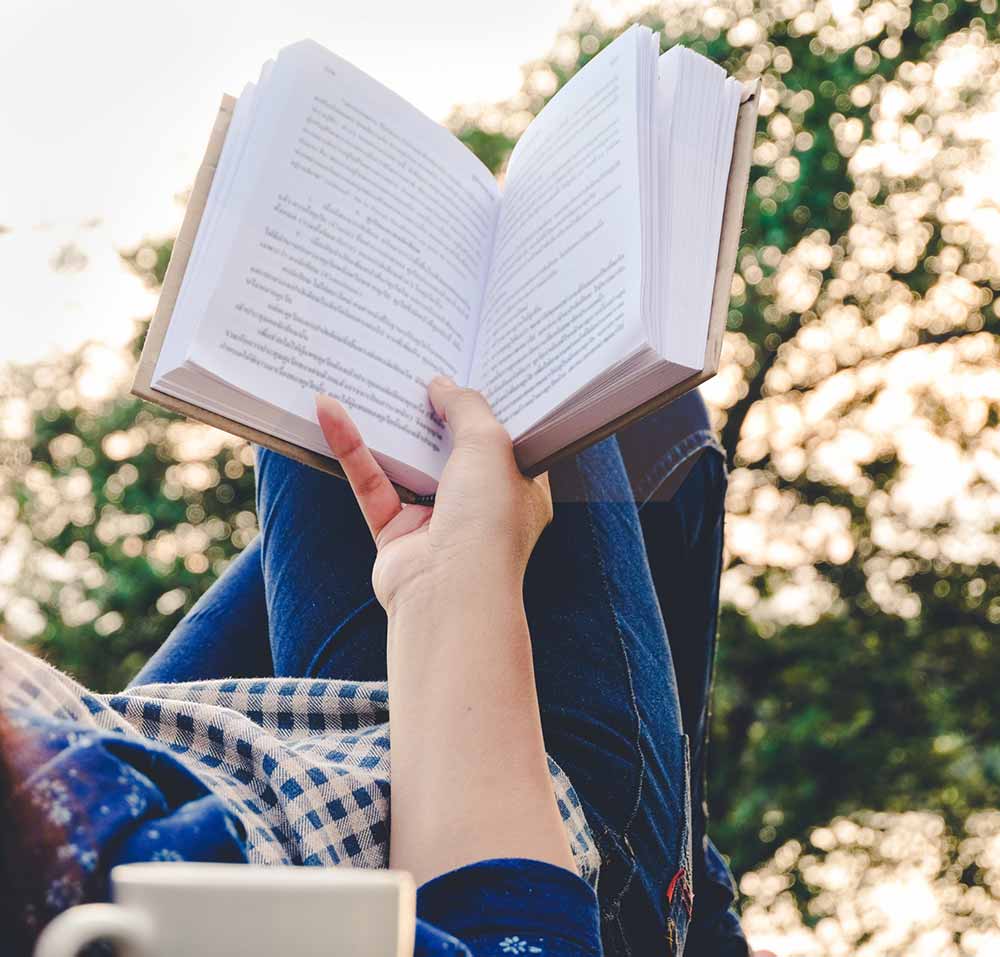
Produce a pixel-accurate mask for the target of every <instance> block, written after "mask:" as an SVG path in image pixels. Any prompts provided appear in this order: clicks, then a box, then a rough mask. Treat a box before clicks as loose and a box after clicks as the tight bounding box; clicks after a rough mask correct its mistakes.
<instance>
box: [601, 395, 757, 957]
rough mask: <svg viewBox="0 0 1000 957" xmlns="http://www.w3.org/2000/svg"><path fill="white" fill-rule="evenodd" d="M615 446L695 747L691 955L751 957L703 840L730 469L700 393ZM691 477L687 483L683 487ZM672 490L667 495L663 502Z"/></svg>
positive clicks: (719, 860)
mask: <svg viewBox="0 0 1000 957" xmlns="http://www.w3.org/2000/svg"><path fill="white" fill-rule="evenodd" d="M619 441H620V447H621V450H622V458H623V460H624V462H625V468H626V471H627V472H628V475H629V481H630V484H631V486H632V489H633V492H634V494H635V495H636V500H637V501H638V502H640V503H641V504H640V507H639V521H640V523H641V526H642V532H643V539H644V541H645V544H646V554H647V557H648V560H649V566H650V571H651V573H652V577H653V585H654V588H655V590H656V594H657V598H658V599H659V603H660V608H661V610H662V612H663V618H664V621H665V623H666V627H667V636H668V641H669V644H670V653H671V658H672V659H673V663H674V672H675V675H676V678H677V690H678V695H679V698H680V706H681V718H682V724H683V728H684V732H685V733H686V734H687V736H688V738H689V740H690V745H691V801H692V809H693V813H692V846H693V849H694V855H693V867H694V900H695V904H694V916H693V919H692V921H691V925H690V927H689V929H688V938H687V946H688V949H689V952H691V953H694V954H713V955H718V957H730V955H733V957H737V955H745V954H746V953H747V944H746V940H745V938H744V936H743V932H742V930H741V928H740V924H739V918H738V917H737V915H736V912H735V910H734V909H733V907H734V902H735V900H736V885H735V881H734V880H733V876H732V874H731V872H730V871H729V868H728V866H727V864H726V862H725V860H724V858H723V857H722V855H721V854H720V853H719V852H718V850H717V849H716V848H715V846H714V845H713V844H712V842H711V839H710V838H709V837H708V835H707V833H706V830H707V824H708V806H707V800H706V798H707V795H706V770H707V750H708V731H709V714H710V703H711V685H712V677H713V670H714V665H715V651H716V632H717V625H718V611H719V579H720V576H721V571H722V549H723V524H724V517H725V495H726V485H727V479H726V469H725V460H724V457H723V453H722V450H721V449H720V448H719V447H718V445H717V444H716V442H715V439H714V437H713V436H712V433H711V430H710V427H709V419H708V413H707V410H706V409H705V406H704V403H703V402H702V400H701V397H700V396H699V395H698V393H697V392H693V393H689V394H688V395H686V396H684V397H683V398H681V399H679V400H678V401H677V402H675V403H672V404H671V405H670V406H667V407H666V408H665V409H663V410H661V411H660V412H658V413H655V414H654V415H652V416H648V417H647V418H645V419H642V420H640V421H639V422H637V423H636V424H634V425H632V426H630V427H629V428H628V429H626V430H625V432H624V433H622V434H621V435H620V436H619ZM699 454H700V455H699ZM696 458H697V461H695V459H696ZM692 462H694V465H693V466H692V465H691V463H692ZM686 467H687V468H688V471H687V473H686V475H684V477H683V478H680V479H679V478H678V476H679V475H680V473H682V472H684V470H685V468H686ZM668 485H669V486H671V488H670V494H669V496H665V495H664V494H663V492H664V490H666V488H667V486H668Z"/></svg>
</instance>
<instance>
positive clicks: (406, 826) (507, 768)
mask: <svg viewBox="0 0 1000 957" xmlns="http://www.w3.org/2000/svg"><path fill="white" fill-rule="evenodd" d="M468 572H469V574H468V575H464V576H462V577H463V579H464V580H461V581H460V580H456V579H455V578H452V579H451V580H450V581H448V582H446V583H444V582H442V583H441V585H440V586H435V585H433V584H432V585H429V586H427V587H425V588H423V589H422V590H421V591H420V593H419V594H418V595H416V596H414V597H411V598H409V599H408V600H406V601H401V602H399V603H398V606H397V607H395V608H394V609H393V610H390V613H389V639H388V653H389V701H390V731H391V736H392V815H391V829H392V833H391V843H390V855H391V865H392V866H393V867H399V868H403V869H406V870H409V871H411V872H413V874H414V875H415V877H416V879H417V881H418V882H423V881H426V880H429V879H430V878H433V877H435V876H437V875H438V874H443V873H445V872H447V871H450V870H453V869H454V868H457V867H460V866H462V865H465V864H470V863H473V862H475V861H479V860H487V859H491V858H501V857H507V858H511V857H514V858H518V857H519V858H531V859H534V860H540V861H544V862H547V863H550V864H555V865H557V866H561V867H566V868H568V869H571V870H572V869H573V860H572V853H571V851H570V848H569V842H568V838H567V836H566V832H565V829H564V827H563V824H562V821H561V818H560V815H559V810H558V807H557V806H556V801H555V797H554V794H553V789H552V779H551V776H550V774H549V770H548V764H547V759H546V755H545V747H544V744H543V741H542V731H541V722H540V719H539V713H538V701H537V698H536V693H535V681H534V671H533V667H532V658H531V639H530V635H529V633H528V625H527V621H526V619H525V614H524V606H523V602H522V597H521V580H520V576H519V575H517V574H513V573H511V574H507V573H506V572H504V571H497V570H493V571H491V572H487V571H486V570H484V569H482V568H479V569H469V570H468Z"/></svg>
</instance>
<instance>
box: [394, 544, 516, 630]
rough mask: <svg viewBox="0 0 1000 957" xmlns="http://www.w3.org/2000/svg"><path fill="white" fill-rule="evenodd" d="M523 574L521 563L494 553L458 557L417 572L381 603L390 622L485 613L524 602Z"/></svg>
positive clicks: (427, 566) (483, 552)
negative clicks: (407, 616) (406, 617)
mask: <svg viewBox="0 0 1000 957" xmlns="http://www.w3.org/2000/svg"><path fill="white" fill-rule="evenodd" d="M524 571H525V570H524V567H523V565H521V564H520V563H519V562H517V561H515V560H513V559H511V558H509V557H507V556H503V555H499V554H497V553H495V552H490V551H485V550H484V551H482V552H477V553H467V554H463V555H455V556H452V557H449V558H448V559H445V560H443V561H440V562H431V563H428V564H427V565H425V566H424V567H422V568H419V569H417V570H415V571H414V573H413V574H411V575H408V576H407V577H406V578H405V579H403V580H401V581H399V582H398V584H396V586H395V587H394V588H393V589H392V591H391V592H390V593H388V594H386V595H384V596H382V597H381V600H382V604H383V607H384V608H385V611H386V614H387V615H388V616H389V618H390V620H391V619H393V618H395V617H398V616H400V615H402V614H410V613H416V614H420V615H422V616H427V615H430V616H433V617H438V616H439V615H440V613H442V612H444V613H456V612H458V611H462V612H464V613H468V612H474V613H475V612H476V610H480V611H486V610H487V609H489V608H495V607H496V606H498V605H499V606H507V605H509V604H510V602H511V601H512V600H516V601H517V602H518V604H520V603H521V600H522V590H523V587H524Z"/></svg>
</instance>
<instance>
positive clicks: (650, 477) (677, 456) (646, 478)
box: [635, 429, 722, 508]
mask: <svg viewBox="0 0 1000 957" xmlns="http://www.w3.org/2000/svg"><path fill="white" fill-rule="evenodd" d="M702 449H715V450H716V451H717V452H719V453H721V452H722V446H721V445H719V442H718V440H717V439H716V437H715V433H714V432H712V431H711V429H699V430H698V431H697V432H690V433H688V434H687V435H686V436H684V438H683V439H681V440H680V442H677V443H676V444H674V445H672V446H671V447H670V448H669V449H667V451H666V452H664V453H663V455H661V456H660V457H659V458H658V459H657V460H656V461H655V462H654V463H653V464H652V465H651V466H650V467H649V468H648V469H646V472H645V474H644V475H643V476H642V478H641V479H639V481H638V482H636V486H635V487H636V496H635V497H636V506H637V507H639V508H641V507H642V506H643V505H645V504H646V503H647V502H648V501H649V499H650V497H651V496H652V495H653V493H654V492H655V491H656V489H657V488H658V487H659V486H660V485H662V484H663V482H665V481H666V480H667V478H669V476H670V473H671V472H673V471H674V470H675V469H677V468H680V466H681V465H683V464H684V463H685V462H686V461H687V460H688V459H689V458H691V456H692V455H694V454H695V453H696V452H700V451H701V450H702Z"/></svg>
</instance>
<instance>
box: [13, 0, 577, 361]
mask: <svg viewBox="0 0 1000 957" xmlns="http://www.w3.org/2000/svg"><path fill="white" fill-rule="evenodd" d="M572 6H573V3H572V0H548V2H546V3H538V2H537V0H505V2H504V3H502V4H497V3H485V2H481V0H425V2H423V3H413V2H412V0H378V2H374V3H368V4H364V3H345V2H338V0H334V2H331V0H326V2H318V0H285V2H282V3H281V4H275V3H266V2H259V0H241V2H239V3H237V2H234V0H212V2H211V3H204V2H202V0H171V2H170V3H163V4H156V5H153V4H148V3H140V4H137V3H134V2H133V3H126V2H123V0H102V2H101V3H99V4H81V3H79V2H74V0H3V12H2V13H0V91H2V93H0V144H3V152H2V157H0V181H2V182H3V184H4V185H3V189H2V190H0V277H2V281H0V328H2V330H3V336H2V338H0V361H2V360H10V361H32V360H34V359H38V358H41V357H43V356H45V355H46V354H49V353H50V352H51V351H52V350H54V349H59V348H66V349H72V348H73V347H75V346H77V345H79V344H80V343H81V342H83V341H85V340H87V339H93V338H99V339H104V340H108V341H112V342H115V341H121V340H122V338H123V337H125V336H127V334H128V332H129V330H130V322H129V320H130V318H132V317H135V316H144V315H148V314H150V313H151V312H152V309H153V306H154V304H155V296H154V295H153V294H152V293H151V292H150V291H149V290H147V289H145V287H144V286H143V285H142V283H141V282H139V281H138V279H136V278H134V277H133V276H132V275H131V274H130V273H129V272H128V271H127V270H125V269H124V267H122V265H121V264H120V261H119V258H118V255H117V252H116V250H117V249H121V248H126V247H128V246H131V245H134V244H135V243H137V242H138V241H139V240H140V239H142V238H143V237H145V236H157V235H166V234H171V233H173V232H174V231H175V230H176V229H177V228H178V226H179V225H180V219H181V215H182V213H183V208H182V206H181V205H180V204H179V203H178V202H177V201H176V199H175V197H176V195H177V194H178V193H180V192H182V191H183V190H184V189H186V188H187V187H188V186H189V185H190V183H191V180H192V179H193V177H194V173H195V170H196V169H197V166H198V163H199V161H200V158H201V155H202V153H203V152H204V148H205V143H206V140H207V137H208V132H209V130H210V128H211V125H212V120H213V118H214V115H215V110H216V108H217V106H218V102H219V98H220V96H221V94H222V93H223V92H226V93H232V94H234V95H235V94H238V93H239V92H240V90H241V89H242V88H243V85H244V83H245V82H246V81H248V80H256V79H257V75H258V72H259V70H260V67H261V65H262V64H263V62H264V61H265V60H267V59H268V58H269V57H271V56H273V55H274V54H275V53H276V52H277V51H278V49H280V48H281V47H282V46H284V45H285V44H287V43H291V42H293V41H295V40H300V39H302V38H303V37H312V38H313V39H315V40H317V41H318V42H320V43H322V44H323V45H324V46H326V47H328V48H329V49H331V50H333V51H334V52H335V53H337V54H339V55H340V56H343V57H344V58H345V59H347V60H350V61H351V62H352V63H354V64H355V65H357V66H359V67H361V68H362V69H363V70H366V71H367V72H368V73H370V74H371V75H373V76H374V77H376V78H377V79H379V80H381V81H382V82H383V83H385V84H386V85H387V86H389V87H391V88H392V89H394V90H396V91H397V92H398V93H400V94H402V95H403V96H405V97H406V98H407V99H409V100H410V101H411V102H412V103H414V104H415V105H416V106H418V107H419V108H420V109H422V110H423V111H424V112H425V113H427V114H429V115H430V116H432V117H434V118H435V119H444V118H445V117H446V116H447V114H448V112H449V109H450V108H451V106H452V105H454V104H457V103H471V102H476V101H490V100H496V99H501V98H504V97H507V96H509V95H511V94H513V93H514V92H516V90H517V89H518V87H519V85H520V70H519V68H520V66H521V64H522V63H524V62H526V61H528V60H530V59H533V58H535V57H538V56H541V55H542V54H544V53H545V52H546V51H547V50H548V48H549V46H550V45H551V43H552V41H553V39H554V38H555V34H556V31H557V30H558V28H559V27H560V26H561V25H562V24H563V23H565V22H566V20H567V19H568V18H569V15H570V12H571V10H572ZM70 244H73V245H74V246H75V247H77V248H78V249H79V251H80V252H81V253H82V254H83V257H85V260H86V263H85V264H84V259H82V258H80V257H78V256H75V255H70V256H68V257H67V256H64V260H65V259H69V261H70V264H71V268H69V269H64V270H62V271H59V272H56V271H55V270H53V269H52V266H51V261H52V260H53V258H54V257H55V256H56V255H57V254H58V253H59V252H60V250H65V249H66V248H67V247H68V246H69V245H70ZM74 260H75V264H76V266H77V268H72V265H73V262H74Z"/></svg>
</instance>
